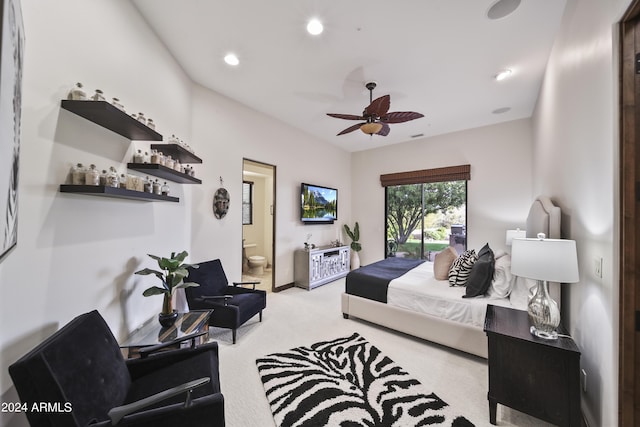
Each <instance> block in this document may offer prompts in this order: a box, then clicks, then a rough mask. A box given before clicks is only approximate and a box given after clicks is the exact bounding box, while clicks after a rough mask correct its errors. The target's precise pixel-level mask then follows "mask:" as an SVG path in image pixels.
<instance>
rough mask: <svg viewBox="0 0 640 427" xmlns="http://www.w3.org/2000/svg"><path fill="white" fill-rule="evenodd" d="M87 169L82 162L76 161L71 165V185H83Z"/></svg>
mask: <svg viewBox="0 0 640 427" xmlns="http://www.w3.org/2000/svg"><path fill="white" fill-rule="evenodd" d="M86 171H87V170H86V169H85V167H84V166H83V165H82V163H77V164H76V165H74V166H72V167H71V183H72V184H73V185H84V183H85V181H84V174H85V172H86Z"/></svg>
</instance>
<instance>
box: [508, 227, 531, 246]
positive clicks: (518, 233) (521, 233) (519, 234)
mask: <svg viewBox="0 0 640 427" xmlns="http://www.w3.org/2000/svg"><path fill="white" fill-rule="evenodd" d="M525 237H527V231H526V230H520V229H519V228H518V229H516V230H507V237H506V241H505V243H506V245H507V246H511V242H512V241H513V239H521V238H525Z"/></svg>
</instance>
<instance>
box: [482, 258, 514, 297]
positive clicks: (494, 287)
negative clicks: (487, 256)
mask: <svg viewBox="0 0 640 427" xmlns="http://www.w3.org/2000/svg"><path fill="white" fill-rule="evenodd" d="M512 287H513V275H512V274H511V256H510V255H503V256H501V257H498V253H497V252H496V262H495V271H494V273H493V281H492V282H491V286H490V287H489V289H488V291H487V293H488V294H489V295H491V296H492V297H494V298H506V297H508V296H509V294H511V289H512Z"/></svg>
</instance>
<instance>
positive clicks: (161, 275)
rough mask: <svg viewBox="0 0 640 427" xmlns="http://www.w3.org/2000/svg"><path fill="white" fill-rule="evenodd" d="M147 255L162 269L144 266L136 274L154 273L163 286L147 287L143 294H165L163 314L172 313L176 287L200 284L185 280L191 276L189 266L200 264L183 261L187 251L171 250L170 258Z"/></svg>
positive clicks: (146, 295) (194, 266) (147, 295)
mask: <svg viewBox="0 0 640 427" xmlns="http://www.w3.org/2000/svg"><path fill="white" fill-rule="evenodd" d="M147 255H149V257H151V258H153V259H155V260H156V261H157V262H158V267H160V270H162V271H158V270H153V269H151V268H144V269H142V270H140V271H136V272H135V273H134V274H140V275H142V276H146V275H149V274H153V275H155V276H156V277H157V278H158V279H160V281H161V282H162V287H160V286H151V287H150V288H147V289H145V291H144V292H143V293H142V295H144V296H145V297H150V296H152V295H164V301H163V303H162V314H171V313H172V312H173V306H172V303H171V301H172V297H173V293H174V292H175V290H176V289H180V288H188V287H194V286H200V285H198V284H197V283H193V282H185V281H184V279H185V278H186V277H187V276H189V270H187V267H193V268H198V265H197V264H186V263H183V261H184V260H185V259H186V258H187V255H189V254H188V252H187V251H182V252H180V253H179V254H177V255H176V253H175V252H171V257H170V258H165V257H159V256H156V255H151V254H147Z"/></svg>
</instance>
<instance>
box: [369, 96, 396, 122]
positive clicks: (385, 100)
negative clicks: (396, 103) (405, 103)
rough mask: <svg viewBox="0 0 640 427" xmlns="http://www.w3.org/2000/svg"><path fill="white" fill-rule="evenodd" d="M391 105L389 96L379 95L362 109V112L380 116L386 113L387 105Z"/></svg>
mask: <svg viewBox="0 0 640 427" xmlns="http://www.w3.org/2000/svg"><path fill="white" fill-rule="evenodd" d="M390 106H391V97H390V96H389V95H385V96H381V97H380V98H376V99H374V100H373V101H372V102H371V104H369V106H368V107H367V108H365V109H364V114H367V115H372V114H375V115H376V116H377V117H382V116H384V115H385V114H387V111H389V107H390Z"/></svg>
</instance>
